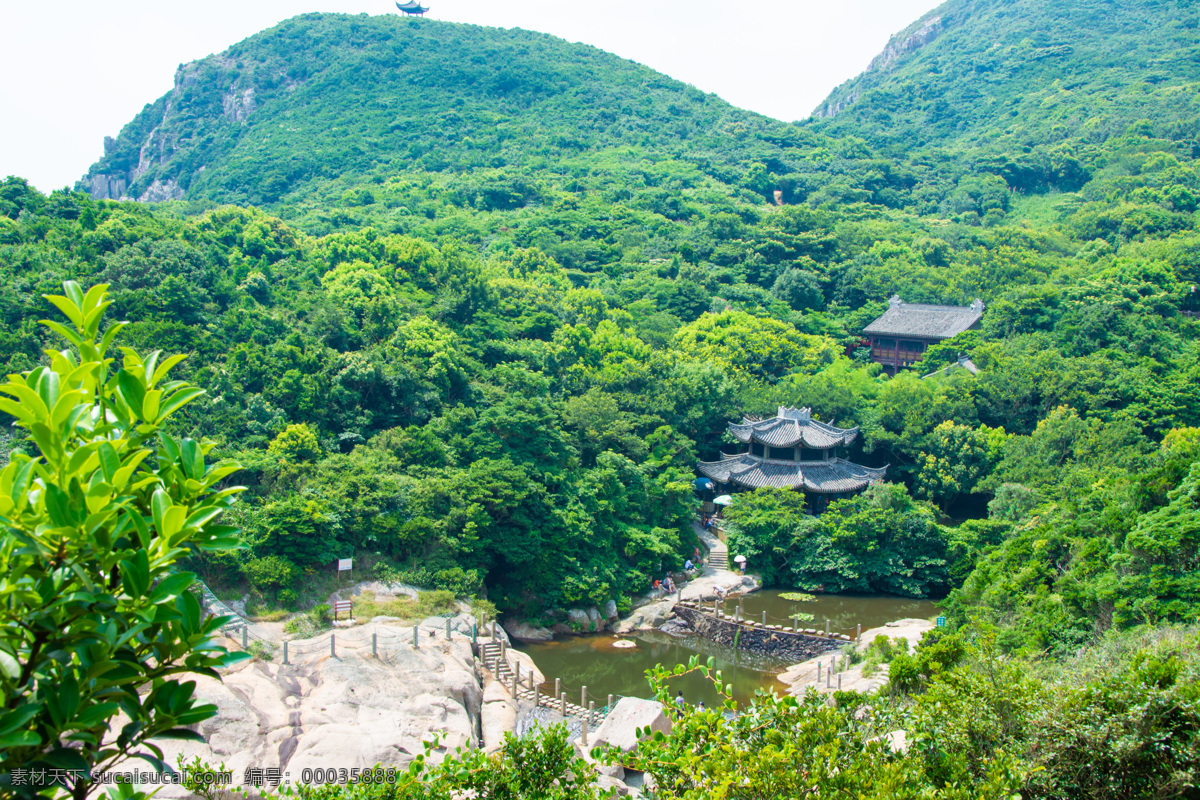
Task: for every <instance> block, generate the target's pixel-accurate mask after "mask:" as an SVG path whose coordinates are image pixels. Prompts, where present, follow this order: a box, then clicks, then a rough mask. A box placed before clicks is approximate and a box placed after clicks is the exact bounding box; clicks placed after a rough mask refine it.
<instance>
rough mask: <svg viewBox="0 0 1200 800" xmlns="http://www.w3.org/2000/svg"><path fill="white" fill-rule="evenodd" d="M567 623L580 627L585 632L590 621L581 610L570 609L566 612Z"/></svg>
mask: <svg viewBox="0 0 1200 800" xmlns="http://www.w3.org/2000/svg"><path fill="white" fill-rule="evenodd" d="M567 622H569V623H571V624H572V625H579V626H582V627H583V629H584V630H587V627H588V623H589V622H591V620H590V619H588V614H587V612H586V611H584V610H583V609H582V608H572V609H570V610H569V611H567Z"/></svg>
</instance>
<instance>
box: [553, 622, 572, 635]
mask: <svg viewBox="0 0 1200 800" xmlns="http://www.w3.org/2000/svg"><path fill="white" fill-rule="evenodd" d="M550 631H551V632H552V633H554V634H555V635H556V636H570V635H571V634H572V633H575V629H574V628H572V627H571V626H570V625H568V624H566V623H565V622H556V623H554V624H553V625H551V626H550Z"/></svg>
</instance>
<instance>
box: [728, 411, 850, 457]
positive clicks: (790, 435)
mask: <svg viewBox="0 0 1200 800" xmlns="http://www.w3.org/2000/svg"><path fill="white" fill-rule="evenodd" d="M729 432H730V433H732V434H733V435H734V437H735V438H736V439H737V440H738V441H739V442H744V443H747V444H748V443H749V442H751V441H755V442H759V443H761V444H765V445H767V446H769V447H807V448H810V449H813V450H828V449H829V448H831V447H842V446H846V445H849V444H850V443H852V442H853V441H854V440H855V439H856V438H858V428H838V427H835V426H833V425H829V424H826V423H824V422H818V421H817V420H815V419H813V418H812V409H809V408H785V407H783V406H780V408H779V413H778V415H777V416H774V417H771V418H770V419H764V420H757V421H754V420H749V419H744V420H742V424H741V425H736V424H733V423H730V425H729Z"/></svg>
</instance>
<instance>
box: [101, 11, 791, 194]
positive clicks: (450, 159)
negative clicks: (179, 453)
mask: <svg viewBox="0 0 1200 800" xmlns="http://www.w3.org/2000/svg"><path fill="white" fill-rule="evenodd" d="M782 127H784V126H781V125H780V124H779V123H776V122H774V121H772V120H769V119H767V118H764V117H761V116H758V115H756V114H752V113H749V112H745V111H742V110H739V109H736V108H734V107H732V106H730V105H729V104H728V103H726V102H724V101H722V100H720V99H719V98H717V97H715V96H711V95H706V94H704V93H703V92H701V91H699V90H697V89H695V88H693V87H690V86H688V85H686V84H683V83H680V82H679V81H675V80H671V79H670V78H667V77H666V76H664V75H661V74H659V73H656V72H654V71H653V70H650V69H647V68H646V67H642V66H639V65H637V64H635V63H633V62H630V61H625V60H623V59H620V58H618V57H616V56H613V55H611V54H608V53H605V52H602V51H600V50H597V49H595V48H592V47H588V46H585V45H577V44H568V43H567V42H565V41H562V40H560V39H556V38H554V37H551V36H547V35H543V34H538V33H531V32H529V31H523V30H499V29H491V28H483V27H478V26H472V25H457V24H452V23H443V22H435V21H431V20H412V19H403V18H399V17H396V16H394V15H389V16H378V17H368V16H365V15H362V16H341V15H318V14H309V15H305V16H300V17H296V18H294V19H291V20H288V21H286V22H283V23H281V24H280V25H278V26H276V27H274V28H272V29H270V30H268V31H265V32H263V33H261V34H258V35H256V36H253V37H251V38H249V39H247V40H245V41H243V42H241V43H240V44H237V45H234V46H233V47H231V48H230V49H229V50H227V51H225V52H224V53H221V54H220V55H214V56H210V57H208V58H206V59H203V60H201V61H198V62H194V63H191V64H187V65H185V66H182V67H180V69H179V71H178V73H177V74H176V77H175V87H174V89H172V90H171V91H170V92H169V93H167V94H166V95H164V96H163V97H161V98H159V100H158V101H156V102H155V103H152V104H150V105H148V106H146V108H145V109H144V110H143V111H142V112H141V113H140V114H139V115H138V116H137V117H136V118H135V119H134V120H133V121H132V122H131V123H130V124H129V125H128V126H126V127H125V129H124V130H122V132H121V135H120V136H119V137H117V139H116V140H110V142H109V144H108V147H107V148H106V153H105V156H104V157H103V158H102V159H101V160H100V161H99V162H98V163H97V164H95V165H94V166H93V167H92V168H91V170H90V171H89V172H88V174H87V176H86V178H85V179H84V180H83V181H82V183H81V186H82V187H83V188H86V189H87V190H89V191H90V192H91V194H92V196H93V197H97V198H104V197H113V198H115V197H121V196H128V197H132V198H136V199H141V200H162V199H183V198H186V199H189V200H201V201H211V202H220V203H224V202H240V203H254V204H274V203H278V202H280V201H285V202H286V201H288V200H290V199H292V198H295V197H299V196H302V195H303V194H304V192H305V190H306V187H308V186H309V184H311V183H312V182H313V181H319V180H320V179H322V178H331V177H337V176H345V175H354V176H357V177H358V179H359V180H362V181H368V180H370V179H371V178H372V177H373V176H375V175H391V174H394V173H395V172H398V171H406V170H416V171H424V172H435V173H438V172H458V173H462V172H471V171H483V172H487V171H489V170H502V171H506V172H503V174H492V175H490V176H489V177H488V179H487V180H486V181H485V182H484V184H483V185H480V186H478V187H476V189H477V191H476V192H475V194H476V196H475V197H472V198H471V199H472V201H478V203H479V204H481V205H482V206H484V207H487V208H511V207H514V206H519V205H524V204H525V203H526V202H528V201H529V200H531V199H532V198H533V197H535V196H536V195H537V194H538V192H539V187H538V186H537V185H536V183H535V182H533V181H531V180H530V175H535V176H538V177H541V176H543V175H554V174H555V173H557V177H558V178H559V182H560V183H569V182H570V181H572V180H574V179H576V178H578V177H580V176H573V175H564V174H563V173H562V172H560V171H559V167H560V165H561V164H562V163H563V162H564V161H569V160H573V159H576V158H577V157H578V156H579V154H580V153H585V152H595V151H601V150H611V149H613V148H620V147H634V148H643V149H645V150H648V151H653V152H654V153H655V154H656V155H657V156H659V157H660V158H661V157H681V156H684V155H686V157H687V158H688V159H690V160H692V161H693V162H696V163H701V164H704V165H705V166H706V168H708V169H709V170H715V171H720V170H726V171H727V170H728V169H729V168H730V167H731V166H732V165H735V164H739V163H744V162H748V161H751V160H754V159H755V158H756V157H757V158H759V160H761V159H762V158H763V155H762V153H763V152H765V153H766V155H767V157H769V156H770V155H771V154H777V153H778V152H779V150H780V147H779V144H778V143H772V142H771V141H770V139H771V138H772V136H773V134H776V132H777V131H778V130H779V129H780V128H782ZM778 136H786V134H777V135H776V138H778Z"/></svg>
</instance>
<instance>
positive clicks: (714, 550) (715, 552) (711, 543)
mask: <svg viewBox="0 0 1200 800" xmlns="http://www.w3.org/2000/svg"><path fill="white" fill-rule="evenodd" d="M692 527H693V528H695V530H696V535H697V536H699V537H700V541H701V542H703V544H704V546H705V547H706V548H708V563H707V564H706V568H705V573H706V574H707V572H708V570H710V569H711V570H712V571H713V572H728V571H729V548H728V547H726V546H725V543H724V542H722V541H721V540H720V539H719V538H717V537H716V535H714V534H713V533H711V532H710V531H706V530H704V526H703V525H701V524H700V523H698V522H696V523H692Z"/></svg>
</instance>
